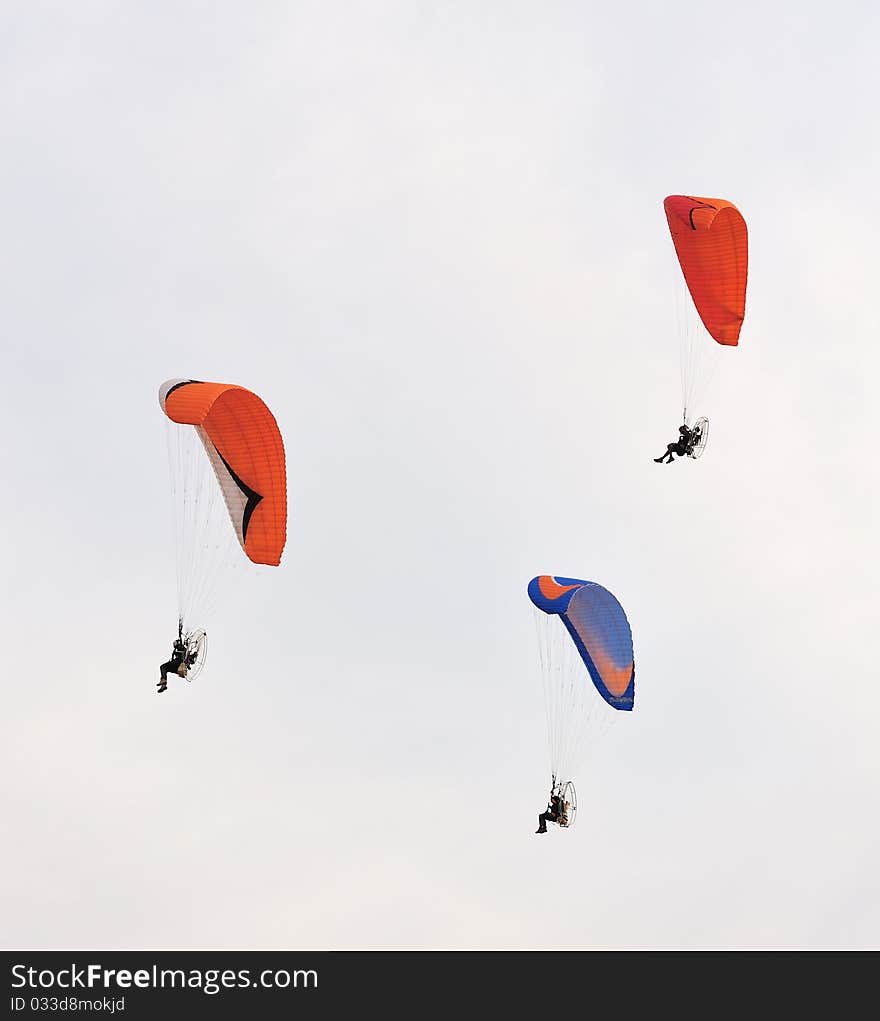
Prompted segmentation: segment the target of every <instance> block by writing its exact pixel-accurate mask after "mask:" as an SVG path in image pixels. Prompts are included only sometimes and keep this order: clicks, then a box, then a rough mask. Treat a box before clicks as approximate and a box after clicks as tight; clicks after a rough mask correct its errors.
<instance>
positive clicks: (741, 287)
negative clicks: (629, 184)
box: [663, 195, 749, 347]
mask: <svg viewBox="0 0 880 1021" xmlns="http://www.w3.org/2000/svg"><path fill="white" fill-rule="evenodd" d="M663 208H664V210H665V211H666V220H667V222H668V224H669V232H670V234H671V235H672V243H673V244H674V245H675V253H676V255H677V256H678V261H679V264H680V265H681V271H682V273H683V274H684V278H685V281H686V283H687V286H688V290H689V291H690V293H691V297H692V298H693V300H694V305H695V306H696V308H697V312H698V313H699V315H700V319H702V321H703V325H704V326H705V327H706V329H707V330H708V331H709V333H710V335H711V336H712V337H713V338H714V339H715V340H717V341H718V343H719V344H725V345H729V346H731V347H733V346H736V345H737V344H738V343H739V331H740V329H741V327H742V324H743V319H744V318H745V312H746V281H747V278H748V270H749V244H748V230H747V228H746V221H745V220H744V219H743V217H742V214H741V213H740V211H739V210H738V209H737V208H736V206H735V205H734V204H733V203H732V202H727V201H726V200H725V199H707V198H698V197H697V196H691V195H669V196H667V197H666V198H665V199H664V200H663Z"/></svg>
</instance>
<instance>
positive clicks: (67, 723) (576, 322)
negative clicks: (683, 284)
mask: <svg viewBox="0 0 880 1021" xmlns="http://www.w3.org/2000/svg"><path fill="white" fill-rule="evenodd" d="M5 22H6V26H5V31H4V33H3V35H2V38H0V131H2V142H3V150H4V153H5V158H4V160H3V162H2V166H0V180H2V193H3V196H4V202H3V208H4V216H3V236H4V244H3V245H2V248H0V252H2V258H3V267H2V275H0V279H2V296H3V309H4V315H3V321H4V327H3V340H2V350H3V366H4V370H5V379H6V381H7V386H6V389H5V400H4V404H3V421H4V430H3V431H4V436H5V442H3V443H2V445H0V458H2V464H0V467H2V477H3V479H4V480H5V484H6V489H5V492H6V499H5V500H4V504H3V508H4V509H3V525H4V527H3V529H2V532H0V556H2V561H3V563H4V565H5V575H6V579H7V584H6V585H5V586H4V587H3V590H2V602H0V619H2V620H3V622H4V625H3V633H4V635H5V645H6V649H7V661H8V672H7V677H6V683H5V687H4V695H5V702H4V707H3V709H4V711H3V713H2V722H0V745H2V748H3V778H4V779H3V783H2V785H0V792H2V793H0V815H2V818H3V819H4V821H5V824H6V827H5V828H6V834H7V835H6V839H5V840H4V849H5V851H4V856H3V859H4V867H3V870H2V874H0V890H2V903H3V910H2V915H3V918H4V923H5V924H4V926H3V943H4V946H6V947H7V948H21V947H28V948H44V947H64V948H83V949H84V948H133V947H137V948H169V947H175V948H197V947H209V948H231V947H241V948H290V949H300V948H328V949H356V948H371V949H372V948H377V949H400V948H402V949H422V948H450V949H463V948H488V949H496V948H497V949H520V948H522V949H530V948H534V949H554V948H575V949H579V948H582V949H588V948H622V949H634V948H723V947H744V948H875V949H876V948H878V947H880V878H878V870H877V861H878V856H880V812H878V811H877V801H878V786H880V742H878V733H880V688H878V677H877V669H876V666H875V660H874V646H873V636H874V634H875V633H876V621H877V614H878V597H877V586H876V580H875V572H874V568H875V564H876V562H877V559H878V550H877V542H876V538H875V531H874V521H875V518H876V513H877V500H878V488H880V486H878V473H877V468H876V452H875V442H874V436H875V434H876V420H875V417H874V416H873V415H872V414H870V411H871V406H872V404H873V402H874V400H875V398H876V393H877V387H876V380H877V376H878V370H880V354H878V346H877V338H878V335H880V315H878V305H877V302H876V299H875V289H876V284H875V279H874V277H875V273H876V267H877V255H876V244H875V241H874V237H875V233H876V232H875V225H876V224H877V223H878V222H880V201H878V198H877V194H878V193H877V190H876V189H877V184H876V182H877V177H878V169H880V158H878V157H880V143H878V140H877V135H876V131H875V130H874V119H873V98H874V97H876V96H877V95H878V94H880V72H878V70H877V61H876V51H877V44H878V38H880V13H878V11H877V8H876V5H874V4H871V3H867V2H865V3H855V2H852V3H847V2H842V3H837V4H821V5H820V4H805V5H794V4H773V3H770V4H768V3H767V2H766V0H765V2H761V3H749V2H746V3H742V4H738V5H731V4H729V3H725V4H718V3H713V2H709V3H707V2H694V3H681V2H675V0H672V2H670V3H666V4H662V5H659V4H653V3H647V2H643V3H630V4H626V3H623V4H613V5H608V4H598V3H595V4H593V3H585V2H580V3H576V2H570V3H565V2H559V3H548V4H543V5H535V4H534V3H522V2H510V0H492V2H490V0H478V2H470V0H467V2H465V0H458V2H444V3H443V4H427V3H418V2H415V0H410V2H402V0H400V2H388V0H375V2H363V3H359V2H342V0H314V2H289V3H281V2H279V3H251V4H246V5H242V4H235V3H230V2H219V3H208V2H203V3H196V2H186V0H183V2H179V0H175V2H174V3H170V2H156V3H151V4H141V5H132V4H119V3H110V2H102V0H95V2H88V0H81V2H78V3H76V4H74V5H71V4H67V3H61V2H59V3H43V2H39V0H29V2H26V3H25V2H19V3H13V4H11V5H7V7H6V10H5ZM673 193H685V194H692V195H704V196H712V197H722V198H726V199H728V200H730V201H732V202H735V203H736V205H737V206H738V208H739V209H740V210H741V212H742V213H743V215H744V217H745V219H746V221H747V223H748V226H749V241H750V273H749V285H748V295H747V305H746V321H745V325H744V327H743V330H742V334H741V343H740V346H739V348H737V349H736V350H733V351H724V352H722V353H723V355H724V356H725V357H724V359H723V363H722V364H721V365H720V367H719V370H718V373H717V376H716V380H715V386H714V388H713V392H712V398H711V403H710V404H709V405H708V406H706V407H704V408H702V409H701V412H702V413H705V414H707V415H709V417H710V420H711V423H712V431H711V440H710V444H709V447H708V449H707V451H706V454H705V456H704V457H703V458H702V460H700V461H699V462H676V463H675V464H674V465H672V466H670V467H661V466H657V465H655V464H654V463H653V462H652V458H653V457H655V456H657V455H658V454H659V453H660V452H661V451H662V450H663V448H664V446H665V444H666V443H667V442H668V441H669V440H671V439H672V438H673V437H674V434H675V429H676V427H677V425H678V422H679V420H680V383H679V366H678V339H677V334H676V326H675V320H674V314H673V313H674V306H673V302H672V290H673V282H674V271H675V270H677V264H676V263H675V255H674V251H673V248H672V244H671V241H670V238H669V232H668V229H667V226H666V221H665V217H664V215H663V206H662V203H663V198H664V197H665V196H666V195H668V194H673ZM728 356H729V357H728ZM171 377H185V378H197V379H204V380H216V381H220V382H230V383H238V384H240V385H242V386H245V387H248V388H249V389H252V390H254V391H255V392H257V393H259V394H260V396H261V397H263V399H264V400H265V401H266V403H267V404H268V405H269V407H270V408H271V409H272V411H273V412H274V414H275V416H276V418H277V420H278V423H279V426H280V428H281V431H282V434H283V436H284V441H285V446H286V452H287V464H288V487H289V498H290V505H291V513H290V519H289V526H288V543H287V548H286V551H285V554H284V558H283V560H282V564H281V567H279V568H278V569H269V568H266V569H257V568H254V569H253V570H248V569H246V568H245V569H244V570H240V571H238V572H237V577H236V579H235V582H234V584H232V585H230V586H229V587H228V589H227V591H226V592H225V593H224V594H223V599H222V605H220V606H219V607H218V609H217V612H216V614H215V615H214V617H213V618H212V620H210V621H207V622H205V625H204V626H206V627H207V628H208V631H209V634H210V636H211V646H210V659H209V663H208V667H207V669H206V670H205V672H204V674H203V675H202V677H201V678H199V679H198V681H197V682H195V683H193V684H191V685H186V684H185V683H183V682H180V683H175V682H174V680H173V679H172V684H171V687H170V689H169V691H168V692H167V693H166V694H165V695H163V696H161V697H157V695H156V693H155V682H156V679H157V675H158V665H159V663H160V662H162V660H164V659H166V658H167V656H168V653H169V651H170V644H171V640H172V638H173V636H174V635H173V632H174V622H175V618H176V612H177V611H176V589H175V581H174V572H175V567H174V546H173V540H172V535H171V523H170V510H169V501H170V494H169V486H168V469H167V454H166V445H165V424H164V421H163V416H162V414H161V412H160V409H159V406H158V403H157V400H156V392H157V389H158V387H159V385H160V384H161V383H162V382H163V381H164V380H166V379H168V378H171ZM543 573H547V574H557V575H565V576H570V577H576V578H586V579H590V580H594V581H597V582H599V583H601V584H603V585H604V586H606V587H607V588H609V589H610V590H611V591H612V592H613V593H614V594H615V595H616V596H617V598H618V599H619V600H620V602H621V603H622V605H623V606H624V608H625V609H626V611H627V614H628V617H629V620H630V623H631V626H632V630H633V640H634V646H635V658H636V701H635V709H634V711H633V713H632V714H629V715H628V716H627V717H626V718H625V719H623V720H621V721H620V722H619V723H618V725H617V726H616V727H615V728H614V730H613V732H612V733H611V734H609V736H608V738H607V739H606V740H605V741H604V742H603V743H602V745H601V747H600V748H599V749H597V750H596V753H595V754H594V755H593V756H592V757H591V759H590V763H589V767H588V769H587V771H586V772H585V773H584V774H583V775H581V776H579V777H577V782H578V793H579V802H580V807H579V815H578V820H577V823H576V825H575V827H574V828H573V829H571V830H570V831H568V832H564V831H561V830H559V829H557V828H555V827H551V828H550V832H549V833H548V834H547V835H546V836H540V837H539V836H536V835H535V834H534V829H535V825H536V822H535V817H536V814H537V813H538V812H539V811H540V810H541V808H542V807H543V805H544V804H545V802H546V795H547V784H548V758H547V747H546V731H545V723H544V706H543V701H542V698H541V691H540V681H539V675H538V664H537V657H536V653H535V648H534V641H533V638H534V633H533V621H532V608H531V604H530V603H529V601H528V598H527V596H526V585H527V583H528V581H529V579H530V578H531V577H533V576H534V575H536V574H543Z"/></svg>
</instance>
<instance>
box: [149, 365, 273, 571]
mask: <svg viewBox="0 0 880 1021" xmlns="http://www.w3.org/2000/svg"><path fill="white" fill-rule="evenodd" d="M159 404H160V405H161V407H162V410H163V411H164V412H165V414H166V416H167V417H168V418H169V419H171V421H172V422H177V423H178V424H180V425H191V426H193V427H195V429H196V432H197V433H198V435H199V438H200V439H201V441H202V445H203V446H204V449H205V453H206V454H207V455H208V459H209V460H210V462H211V467H212V468H213V469H214V474H215V476H216V478H217V482H218V483H219V485H220V489H221V491H222V493H223V499H224V501H225V503H226V508H227V510H228V511H229V518H230V521H231V522H232V526H233V528H234V529H235V534H236V536H237V538H238V541H239V543H240V545H241V548H242V549H243V550H244V552H245V554H246V555H247V557H248V559H249V560H251V561H253V562H254V563H255V564H268V565H270V566H278V564H280V563H281V554H282V552H283V550H284V545H285V541H286V535H287V477H286V471H285V463H284V443H283V441H282V439H281V433H280V431H279V429H278V424H277V423H276V421H275V418H274V416H273V415H272V412H271V411H270V410H269V409H268V408H267V407H266V405H265V404H264V403H263V401H262V400H261V399H260V398H259V397H258V396H257V395H256V394H254V393H251V391H250V390H245V389H244V387H240V386H234V385H231V384H228V383H202V382H200V381H198V380H193V379H169V380H168V381H167V382H165V383H163V384H162V386H161V387H160V388H159Z"/></svg>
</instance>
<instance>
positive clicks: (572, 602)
mask: <svg viewBox="0 0 880 1021" xmlns="http://www.w3.org/2000/svg"><path fill="white" fill-rule="evenodd" d="M528 592H529V598H530V599H531V601H532V602H533V603H534V605H535V606H537V607H538V609H539V610H543V611H544V613H546V614H551V615H553V614H555V615H558V616H559V618H560V620H561V621H562V623H563V624H564V625H565V629H566V630H567V631H568V634H569V635H570V637H571V640H572V642H574V645H575V647H576V649H577V651H578V653H579V654H580V657H581V660H582V661H583V663H584V666H585V667H586V668H587V671H588V673H589V675H590V678H591V680H592V682H593V684H594V685H595V687H596V690H597V691H598V692H599V694H600V695H601V696H602V698H603V699H605V701H606V702H607V703H608V704H609V705H610V706H612V707H613V708H614V709H621V710H631V709H632V707H633V702H634V699H635V673H636V670H635V663H634V661H633V645H632V632H631V631H630V626H629V621H628V620H627V619H626V614H625V613H624V612H623V607H622V606H621V605H620V603H619V602H618V601H617V599H616V598H615V597H614V596H613V595H612V594H611V593H610V592H609V591H608V589H606V588H603V587H602V586H601V585H597V584H596V582H594V581H580V580H578V579H577V578H559V577H554V576H552V575H548V574H542V575H539V576H538V577H536V578H532V580H531V581H530V582H529V589H528Z"/></svg>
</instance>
